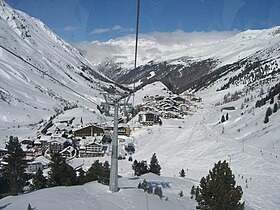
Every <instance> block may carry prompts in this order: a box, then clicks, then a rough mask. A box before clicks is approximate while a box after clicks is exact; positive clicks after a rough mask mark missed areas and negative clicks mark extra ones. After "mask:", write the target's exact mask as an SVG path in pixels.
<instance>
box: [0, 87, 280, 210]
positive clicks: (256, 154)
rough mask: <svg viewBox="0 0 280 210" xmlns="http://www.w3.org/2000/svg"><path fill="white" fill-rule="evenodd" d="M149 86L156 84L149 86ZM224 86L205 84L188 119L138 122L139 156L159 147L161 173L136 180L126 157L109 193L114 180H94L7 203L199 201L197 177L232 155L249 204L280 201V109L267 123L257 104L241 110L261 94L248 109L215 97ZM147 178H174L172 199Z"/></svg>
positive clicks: (62, 205)
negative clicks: (147, 185) (146, 187)
mask: <svg viewBox="0 0 280 210" xmlns="http://www.w3.org/2000/svg"><path fill="white" fill-rule="evenodd" d="M151 86H152V87H153V92H157V91H160V90H162V84H159V83H156V84H155V85H153V84H151ZM143 90H145V89H143ZM143 90H139V93H140V92H141V94H136V96H135V98H136V99H135V101H140V98H141V97H143V95H145V94H144V92H143ZM146 90H149V91H150V89H149V88H147V89H146ZM224 93H226V92H222V93H221V92H216V93H214V92H211V90H210V92H209V90H207V91H204V92H200V93H199V95H200V96H201V97H202V99H203V102H202V103H198V104H197V108H196V110H195V111H194V114H193V115H190V116H187V117H186V118H185V119H163V124H162V126H157V125H155V126H143V127H141V128H135V131H134V132H133V137H134V138H135V145H136V152H135V154H134V155H133V159H137V160H147V161H148V162H149V161H150V158H151V156H152V154H153V153H156V154H157V157H158V160H159V162H160V165H161V167H162V171H161V174H162V176H160V177H157V176H155V175H145V176H147V177H145V176H144V177H141V178H139V179H137V180H136V181H135V180H131V178H130V177H131V176H132V174H133V171H132V168H131V164H132V162H129V161H128V160H127V159H126V160H120V161H119V174H120V175H121V176H122V177H123V178H121V179H119V186H120V188H121V190H120V191H119V192H117V193H110V192H109V191H108V187H107V186H102V185H100V184H97V183H88V184H85V185H84V186H75V187H56V188H52V189H44V190H39V191H37V192H32V193H30V194H26V195H20V196H16V197H8V198H4V199H2V200H0V206H4V207H5V209H7V210H8V209H17V208H18V207H19V206H27V205H28V203H30V204H31V205H32V206H33V207H35V208H36V209H49V208H50V207H51V208H54V209H77V208H78V209H105V210H107V209H155V210H157V209H195V202H194V201H193V200H190V198H189V197H190V196H189V192H190V189H191V186H192V185H197V184H198V182H199V181H200V179H201V178H202V177H203V176H206V175H207V174H208V171H209V170H211V169H212V168H213V166H214V163H216V162H218V161H219V160H227V161H228V162H229V163H230V167H231V168H232V170H233V173H234V174H235V178H236V182H237V185H240V186H241V187H242V189H243V200H245V202H246V209H255V210H262V209H278V207H279V205H280V203H279V201H280V194H279V193H278V189H279V187H280V175H279V171H280V164H279V161H280V158H279V155H280V152H279V149H280V145H279V138H278V136H279V134H280V131H279V124H280V122H279V119H280V118H279V112H277V113H275V114H274V116H272V117H271V118H270V122H269V123H268V124H264V123H263V117H264V112H265V109H262V108H260V109H255V111H254V113H253V112H252V113H247V114H243V115H241V112H247V111H248V110H249V109H250V106H253V105H254V104H255V103H254V101H252V102H250V103H249V104H248V107H247V108H245V109H243V110H241V109H240V106H241V103H243V100H244V98H242V99H240V100H238V101H235V102H231V103H229V104H226V105H220V106H215V105H213V102H217V101H222V99H223V97H222V96H223V94H224ZM255 93H256V92H252V94H255ZM146 94H149V92H146ZM256 99H257V98H256ZM256 99H254V100H256ZM225 106H234V107H236V110H234V111H228V113H229V120H228V121H226V122H225V123H223V124H221V123H218V122H219V121H220V119H221V115H222V114H225V113H226V112H225V111H223V112H221V108H222V107H225ZM246 110H247V111H246ZM94 160H96V158H88V159H73V160H71V161H70V164H72V165H73V166H78V165H81V164H84V165H83V167H84V168H87V167H89V166H90V165H91V164H92V163H93V162H94ZM105 160H110V157H109V156H105V157H104V158H101V159H100V161H105ZM181 169H184V170H185V171H186V177H185V178H180V177H179V171H180V170H181ZM151 176H152V177H151ZM144 178H146V179H147V180H150V181H155V180H157V181H160V182H168V183H170V185H169V186H170V187H167V188H164V189H163V193H164V195H166V196H167V197H168V201H165V200H160V199H159V198H158V197H157V196H153V195H146V194H145V193H143V192H142V191H141V190H138V189H135V187H136V186H137V184H138V183H139V180H143V179H144ZM246 182H247V183H246ZM180 190H182V191H183V194H184V196H183V198H179V196H178V193H179V192H180ZM5 205H7V206H5Z"/></svg>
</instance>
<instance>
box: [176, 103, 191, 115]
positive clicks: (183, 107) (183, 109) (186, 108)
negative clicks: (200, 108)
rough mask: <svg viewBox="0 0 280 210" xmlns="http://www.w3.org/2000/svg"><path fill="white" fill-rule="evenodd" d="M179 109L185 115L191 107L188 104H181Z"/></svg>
mask: <svg viewBox="0 0 280 210" xmlns="http://www.w3.org/2000/svg"><path fill="white" fill-rule="evenodd" d="M179 109H180V112H181V113H185V112H187V111H189V110H190V106H189V105H187V104H180V105H179Z"/></svg>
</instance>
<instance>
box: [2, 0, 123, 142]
mask: <svg viewBox="0 0 280 210" xmlns="http://www.w3.org/2000/svg"><path fill="white" fill-rule="evenodd" d="M0 75H1V76H0V105H1V111H0V112H1V117H0V135H1V136H5V135H15V130H17V131H16V132H17V133H21V134H25V135H26V136H28V133H29V132H34V131H33V130H34V129H35V131H36V127H35V126H36V124H40V123H43V122H44V120H46V119H47V118H49V117H50V116H52V115H54V114H56V113H58V112H60V111H61V110H63V109H68V108H71V107H75V106H87V107H89V108H91V109H94V110H96V105H97V104H99V103H100V98H101V97H100V94H99V93H100V92H104V91H107V90H110V89H114V88H113V86H115V85H114V84H113V83H112V82H111V81H110V80H109V79H107V78H106V77H104V76H102V75H100V74H99V73H97V72H96V71H94V70H93V67H92V65H91V64H90V63H89V62H88V61H87V59H86V58H84V57H83V56H82V55H81V54H80V53H79V52H78V51H77V50H76V49H75V48H73V47H72V46H70V45H69V44H67V43H66V42H64V41H63V40H62V39H60V38H59V37H58V36H57V35H55V34H54V33H53V32H52V31H51V30H50V29H49V28H48V27H47V26H46V25H44V24H43V23H42V22H41V21H39V20H37V19H35V18H32V17H30V16H28V15H27V14H25V13H23V12H20V11H17V10H13V9H12V8H11V7H9V5H7V4H6V3H5V2H3V1H1V2H0ZM117 89H119V88H117ZM119 90H120V89H119ZM25 135H24V136H25Z"/></svg>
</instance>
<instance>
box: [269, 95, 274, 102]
mask: <svg viewBox="0 0 280 210" xmlns="http://www.w3.org/2000/svg"><path fill="white" fill-rule="evenodd" d="M270 104H274V96H272V97H271V99H270Z"/></svg>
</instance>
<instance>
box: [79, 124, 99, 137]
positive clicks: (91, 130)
mask: <svg viewBox="0 0 280 210" xmlns="http://www.w3.org/2000/svg"><path fill="white" fill-rule="evenodd" d="M103 135H104V129H103V128H101V127H99V126H97V125H93V124H91V125H88V126H86V127H83V128H79V129H76V130H74V136H75V137H86V136H103Z"/></svg>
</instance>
